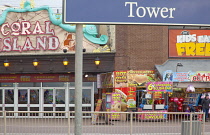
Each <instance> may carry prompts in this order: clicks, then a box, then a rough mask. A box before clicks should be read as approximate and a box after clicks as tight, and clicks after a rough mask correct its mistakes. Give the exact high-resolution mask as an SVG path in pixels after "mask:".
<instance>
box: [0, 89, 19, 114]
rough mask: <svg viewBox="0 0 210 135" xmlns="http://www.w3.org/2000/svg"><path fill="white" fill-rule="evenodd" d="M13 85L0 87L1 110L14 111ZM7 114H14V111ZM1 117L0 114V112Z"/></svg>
mask: <svg viewBox="0 0 210 135" xmlns="http://www.w3.org/2000/svg"><path fill="white" fill-rule="evenodd" d="M14 103H15V101H14V87H11V88H10V87H7V88H1V89H0V110H1V111H14V107H15V104H14ZM7 116H12V117H13V116H14V113H10V114H7ZM0 117H2V114H0Z"/></svg>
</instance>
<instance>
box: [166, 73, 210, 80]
mask: <svg viewBox="0 0 210 135" xmlns="http://www.w3.org/2000/svg"><path fill="white" fill-rule="evenodd" d="M163 81H171V82H210V71H197V72H191V71H189V72H173V71H172V70H167V71H165V72H164V73H163Z"/></svg>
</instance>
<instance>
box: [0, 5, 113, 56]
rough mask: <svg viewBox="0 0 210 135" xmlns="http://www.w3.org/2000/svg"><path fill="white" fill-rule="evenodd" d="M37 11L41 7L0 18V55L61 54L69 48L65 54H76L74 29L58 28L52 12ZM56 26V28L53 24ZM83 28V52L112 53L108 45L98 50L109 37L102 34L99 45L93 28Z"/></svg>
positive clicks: (67, 26)
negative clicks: (84, 50)
mask: <svg viewBox="0 0 210 135" xmlns="http://www.w3.org/2000/svg"><path fill="white" fill-rule="evenodd" d="M38 9H41V8H37V9H33V11H34V12H23V11H27V10H23V9H19V11H21V13H19V12H18V9H17V12H13V11H11V13H8V14H6V13H5V14H3V16H2V17H1V18H0V22H1V23H0V24H1V26H0V55H14V54H17V55H19V54H26V55H28V54H34V53H41V54H43V55H46V54H55V53H62V54H63V49H64V48H65V49H68V52H75V45H76V41H75V31H76V27H75V26H73V25H66V26H65V25H64V24H61V25H58V23H59V22H61V20H59V18H57V19H56V18H53V17H52V16H51V15H50V14H53V13H49V14H48V13H47V11H46V10H49V9H46V10H41V11H38ZM43 9H44V8H43ZM10 10H11V8H9V9H8V10H7V11H8V12H10ZM35 11H37V12H38V13H36V12H35ZM50 11H51V10H50ZM50 11H48V12H50ZM11 18H14V19H11ZM2 22H3V23H2ZM55 23H56V24H57V26H56V25H54V24H55ZM83 29H84V31H85V32H86V34H84V35H85V36H84V37H85V38H83V39H82V40H83V48H85V49H86V52H101V51H102V49H103V50H104V51H106V52H110V51H111V50H110V48H109V46H107V45H105V46H103V47H106V48H103V47H100V45H99V44H106V42H107V40H108V38H107V36H106V35H102V37H103V41H104V43H102V40H101V39H102V37H101V38H100V39H99V38H95V36H96V34H97V29H96V26H95V25H87V26H84V28H83ZM87 31H88V32H87ZM85 32H84V33H85Z"/></svg>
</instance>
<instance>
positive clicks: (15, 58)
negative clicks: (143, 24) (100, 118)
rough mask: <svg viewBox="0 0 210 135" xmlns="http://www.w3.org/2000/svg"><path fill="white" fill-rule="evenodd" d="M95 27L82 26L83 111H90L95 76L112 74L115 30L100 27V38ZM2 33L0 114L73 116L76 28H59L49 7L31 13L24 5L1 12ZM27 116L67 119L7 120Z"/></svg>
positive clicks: (31, 8) (58, 18) (58, 19)
mask: <svg viewBox="0 0 210 135" xmlns="http://www.w3.org/2000/svg"><path fill="white" fill-rule="evenodd" d="M98 27H100V26H95V25H84V26H83V35H84V37H83V39H82V40H83V53H84V54H83V57H84V58H83V88H82V94H83V96H82V97H81V98H82V110H83V111H93V110H94V94H96V93H97V88H96V75H97V73H103V72H109V71H113V70H114V66H113V65H114V56H115V52H114V51H112V50H115V43H114V42H112V44H111V43H109V44H108V42H109V40H110V39H112V41H114V38H115V37H113V35H112V33H113V31H114V30H115V29H114V28H110V29H111V30H110V29H108V28H107V27H104V26H101V27H100V30H101V31H102V32H101V31H99V30H98V29H97V28H98ZM0 29H1V31H0V56H1V57H0V63H2V64H0V110H3V111H29V112H30V111H74V108H75V98H74V93H75V83H74V81H75V79H74V78H75V75H74V72H75V45H76V41H75V31H76V25H67V24H63V23H62V16H61V14H60V13H53V10H52V9H51V8H50V7H48V6H43V7H34V6H32V5H31V3H30V2H29V1H26V2H25V3H24V4H22V5H21V7H20V8H15V9H14V8H8V9H7V10H5V11H3V12H2V16H1V17H0ZM107 33H109V36H107V35H106V34H107ZM99 34H100V35H99ZM96 60H97V61H99V63H100V64H97V65H96V63H95V61H96ZM26 116H27V117H40V118H42V117H68V116H67V115H66V114H62V115H60V114H57V113H48V114H46V113H44V114H38V113H28V114H21V113H19V114H12V116H11V117H26ZM71 117H74V114H71ZM84 117H90V116H84Z"/></svg>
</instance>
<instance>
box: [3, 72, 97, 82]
mask: <svg viewBox="0 0 210 135" xmlns="http://www.w3.org/2000/svg"><path fill="white" fill-rule="evenodd" d="M74 79H75V76H74V75H71V74H24V75H21V74H14V75H13V74H12V75H0V82H74V81H75V80H74ZM83 81H84V82H95V81H96V77H95V79H93V78H91V79H88V77H86V78H84V79H83Z"/></svg>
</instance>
